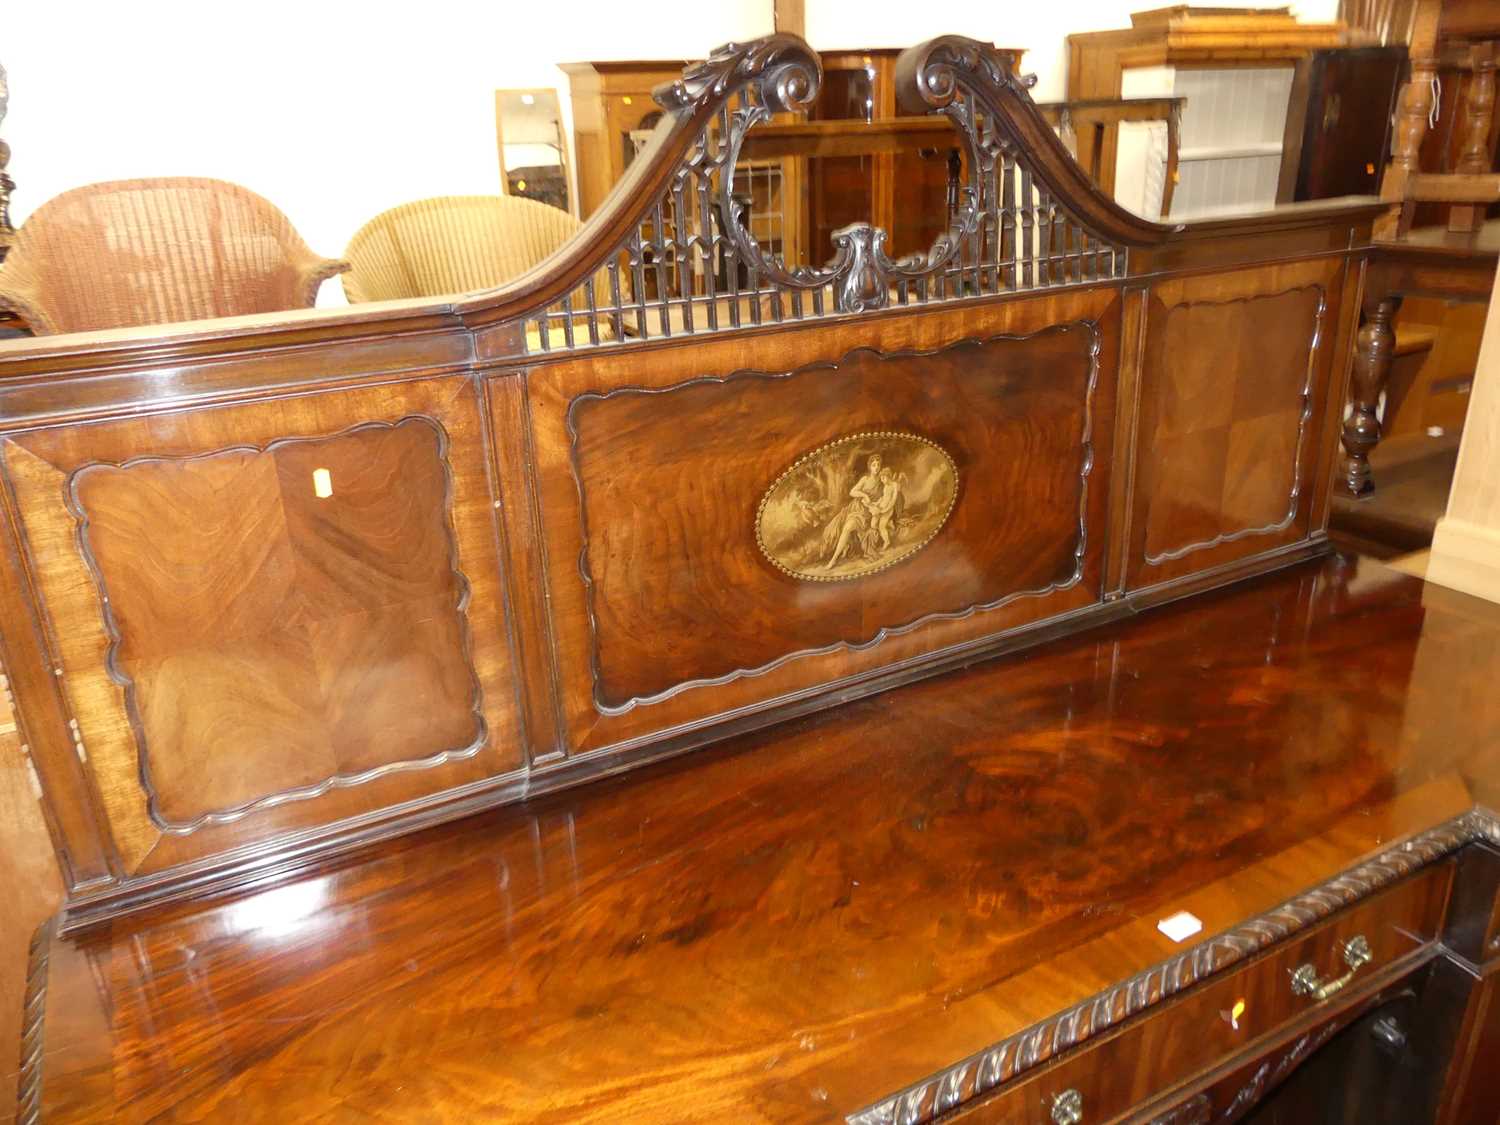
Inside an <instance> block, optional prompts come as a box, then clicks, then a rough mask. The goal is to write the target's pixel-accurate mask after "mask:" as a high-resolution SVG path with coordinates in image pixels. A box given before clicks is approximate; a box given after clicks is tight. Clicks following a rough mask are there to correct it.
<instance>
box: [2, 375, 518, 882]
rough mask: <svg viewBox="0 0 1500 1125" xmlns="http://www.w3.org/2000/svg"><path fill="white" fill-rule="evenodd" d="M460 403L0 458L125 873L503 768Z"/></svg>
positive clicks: (360, 408)
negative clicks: (323, 492)
mask: <svg viewBox="0 0 1500 1125" xmlns="http://www.w3.org/2000/svg"><path fill="white" fill-rule="evenodd" d="M475 391H476V388H475V385H474V383H473V382H472V381H471V380H468V379H465V378H450V379H431V380H423V381H416V382H411V383H406V384H401V385H396V386H388V387H374V388H362V389H356V390H350V391H344V392H339V393H336V394H327V395H312V396H304V397H300V398H297V399H293V400H287V401H275V400H272V401H262V402H253V403H247V404H242V405H237V406H230V407H224V408H220V409H200V410H190V411H180V412H176V413H163V414H157V415H151V416H147V417H143V418H125V419H116V420H111V421H107V422H102V423H100V424H97V425H93V426H61V427H54V428H48V429H42V430H38V431H34V432H31V433H26V434H21V435H13V436H10V437H8V438H6V439H5V441H4V443H3V445H0V452H3V458H4V460H3V464H4V469H5V473H6V476H7V478H8V480H9V482H10V485H11V487H12V489H13V490H14V495H15V498H16V502H17V508H18V511H19V514H20V518H21V526H22V530H23V532H24V543H25V546H26V549H27V552H28V556H29V558H30V559H31V561H32V564H33V566H34V568H35V580H36V585H37V589H38V591H39V593H40V595H41V606H42V608H43V610H44V612H45V614H46V619H47V621H48V622H49V623H50V627H51V633H52V636H53V637H54V638H55V643H56V646H57V652H56V655H55V657H54V659H55V660H56V662H57V665H58V667H59V668H60V669H61V672H62V675H61V676H60V677H59V679H60V683H61V686H62V687H63V689H64V693H65V699H66V701H67V704H68V706H69V710H70V712H71V719H72V723H73V725H72V728H71V729H72V731H73V738H74V741H75V745H76V747H77V749H78V754H79V757H80V758H81V759H82V760H83V762H84V763H85V766H86V769H87V771H88V774H89V777H90V780H91V782H92V783H93V784H94V785H95V786H96V787H97V790H98V792H99V795H100V803H101V805H102V808H103V811H104V813H105V816H106V818H107V825H108V829H109V832H110V834H111V837H112V839H113V843H114V845H115V847H116V849H117V850H118V854H119V860H120V863H121V865H122V866H123V867H124V869H125V870H126V871H127V872H129V873H135V874H140V873H147V872H152V871H156V870H160V869H162V868H166V867H172V866H174V865H177V864H182V863H187V862H191V861H193V860H197V859H200V858H203V857H209V856H217V855H220V854H222V853H224V852H227V851H230V850H232V849H234V848H236V847H238V846H241V845H247V844H253V843H258V842H261V841H266V840H272V839H276V838H277V837H282V836H285V835H287V834H288V833H292V832H296V831H301V830H306V829H312V828H318V827H320V826H323V825H326V824H329V823H330V822H334V821H337V820H339V819H340V818H344V817H353V816H359V815H362V814H368V813H371V812H377V811H380V810H383V809H387V808H391V807H395V806H400V805H402V804H406V803H420V802H421V801H423V800H426V799H431V798H433V797H436V796H437V795H438V794H441V793H442V792H443V791H445V790H449V789H452V788H455V787H462V786H466V785H471V784H474V783H477V782H481V781H483V780H484V779H486V778H488V777H491V776H494V775H496V774H500V773H504V772H507V771H509V770H513V769H515V768H517V767H518V766H520V765H521V764H522V762H523V761H524V758H523V757H522V748H521V744H520V736H519V728H518V722H517V717H516V696H515V687H514V683H513V680H512V673H511V657H510V652H509V644H508V641H507V638H506V636H505V632H504V629H505V621H504V614H503V612H502V608H501V607H502V606H503V595H502V594H501V591H500V585H499V584H500V580H501V578H502V573H501V569H500V563H499V559H498V557H497V554H496V542H495V529H494V520H495V508H494V501H493V499H492V491H491V484H490V481H489V473H488V467H487V464H486V461H485V458H484V457H483V450H484V440H483V438H482V436H481V433H480V428H479V427H480V425H481V419H482V418H483V415H482V413H481V410H480V406H481V404H480V401H479V397H478V395H477V394H476V393H475ZM317 469H326V470H327V471H328V475H329V483H330V484H331V493H332V494H331V495H330V496H328V497H326V498H320V497H319V496H317V495H316V491H315V489H316V482H315V480H314V470H317Z"/></svg>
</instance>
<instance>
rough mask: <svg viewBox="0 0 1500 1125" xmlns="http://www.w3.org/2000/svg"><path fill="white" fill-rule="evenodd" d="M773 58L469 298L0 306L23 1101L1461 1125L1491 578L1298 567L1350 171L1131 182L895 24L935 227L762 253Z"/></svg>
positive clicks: (859, 229)
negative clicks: (29, 920)
mask: <svg viewBox="0 0 1500 1125" xmlns="http://www.w3.org/2000/svg"><path fill="white" fill-rule="evenodd" d="M819 80H820V67H819V61H818V58H817V56H816V54H815V53H813V52H812V51H810V50H809V49H808V47H807V46H806V44H805V43H803V42H802V41H801V40H800V39H797V38H796V37H794V36H789V35H775V36H771V37H768V38H766V39H762V40H757V41H755V42H753V43H748V44H743V45H729V46H726V47H725V48H723V49H721V50H720V51H717V52H715V53H714V54H713V55H712V56H711V57H710V58H709V59H708V60H706V61H705V62H703V63H700V64H697V65H695V66H692V67H690V68H688V69H687V70H686V71H685V72H684V73H683V75H682V76H681V77H680V78H679V79H677V80H676V81H674V82H671V83H668V84H666V85H664V86H662V87H660V88H659V89H658V90H657V91H656V94H655V97H656V100H657V103H658V104H659V105H660V106H661V108H662V111H663V112H662V119H661V121H660V123H659V124H658V125H657V127H656V131H655V133H654V136H653V139H652V141H651V143H650V145H649V147H648V148H647V149H646V150H645V151H644V152H643V153H642V154H641V156H640V157H639V158H637V159H636V160H635V161H634V162H633V163H632V165H631V167H630V169H629V171H628V172H627V174H626V176H625V178H624V180H623V181H622V183H621V184H620V185H619V186H618V188H617V189H616V191H615V192H614V194H613V195H611V197H610V198H609V199H608V200H607V201H605V203H604V204H603V205H602V207H601V208H600V209H599V210H598V212H596V213H595V215H594V216H593V217H592V218H591V219H590V220H589V222H588V223H587V224H586V226H585V228H584V230H583V232H582V234H581V235H580V237H579V239H578V240H577V241H576V242H575V243H573V244H572V245H570V246H569V247H567V248H565V249H564V251H562V252H561V253H560V254H559V255H557V256H556V257H554V258H553V259H551V260H549V261H548V262H545V263H543V264H542V265H541V266H539V267H537V269H536V270H534V271H533V272H532V273H530V274H528V275H527V276H525V277H523V278H521V279H519V280H518V281H517V282H515V283H514V284H512V285H510V286H507V287H506V288H503V289H500V290H496V291H493V292H488V293H482V294H472V295H462V296H455V297H454V298H452V299H448V300H440V301H435V302H432V301H426V302H406V303H391V304H385V305H368V306H362V307H360V308H358V309H353V310H340V311H330V310H321V311H320V310H310V311H305V312H299V313H288V314H280V315H276V316H271V317H260V318H246V319H240V320H226V321H217V322H205V323H200V324H193V325H179V326H165V327H162V328H154V329H148V330H132V331H128V332H116V333H98V334H86V335H85V334H80V335H76V336H64V337H55V338H50V339H35V340H30V341H13V342H6V343H3V344H0V473H3V478H4V488H3V491H0V504H3V507H4V520H3V522H0V659H3V663H4V666H5V669H6V671H7V673H8V676H9V683H10V687H11V690H12V693H13V696H14V700H13V702H14V704H15V709H16V715H17V724H18V727H19V731H20V734H21V737H22V739H23V741H24V743H25V748H26V753H27V754H28V755H29V760H30V761H31V763H32V764H33V765H34V768H35V773H36V776H37V779H38V782H39V788H40V792H41V794H42V799H43V803H44V809H45V812H46V815H47V819H48V827H49V830H50V832H51V833H52V836H53V839H54V842H55V845H56V851H57V854H58V857H59V860H60V863H61V866H62V869H63V872H64V877H65V880H66V882H67V885H68V898H67V902H66V904H65V906H64V908H63V911H62V913H61V914H60V915H59V916H58V917H57V918H56V919H55V920H54V921H52V922H51V923H49V924H48V925H47V926H45V927H44V928H43V929H42V930H41V931H40V932H39V934H38V936H37V941H36V942H35V944H34V947H33V958H32V961H33V963H32V966H31V980H30V990H29V995H28V999H27V1006H26V1016H25V1018H26V1025H25V1029H24V1031H25V1034H24V1038H23V1056H22V1071H21V1083H20V1096H21V1102H20V1113H21V1117H22V1119H23V1120H26V1121H33V1120H46V1121H49V1122H51V1121H73V1120H101V1119H119V1120H208V1119H212V1120H249V1121H260V1120H267V1119H277V1118H286V1117H294V1118H297V1119H305V1120H343V1119H353V1118H359V1117H377V1118H382V1119H386V1120H397V1119H401V1120H416V1119H443V1120H454V1121H474V1120H480V1119H487V1118H495V1119H503V1118H513V1119H523V1120H524V1119H548V1120H566V1121H580V1120H599V1121H620V1120H639V1121H653V1122H656V1121H677V1120H736V1121H745V1120H756V1121H802V1120H809V1121H812V1120H837V1119H844V1120H847V1121H851V1122H856V1123H859V1125H866V1123H869V1125H874V1123H883V1122H896V1121H900V1122H908V1123H916V1122H925V1121H928V1120H933V1119H935V1118H937V1117H938V1116H939V1115H941V1114H953V1115H967V1116H968V1117H970V1118H972V1119H973V1120H975V1121H985V1120H994V1121H1000V1120H1004V1121H1011V1120H1027V1121H1030V1120H1051V1121H1054V1122H1072V1123H1073V1125H1078V1123H1079V1122H1084V1121H1087V1122H1090V1123H1092V1122H1094V1121H1098V1120H1117V1119H1123V1118H1124V1117H1139V1118H1141V1119H1154V1120H1160V1121H1168V1120H1170V1121H1175V1122H1179V1123H1180V1122H1186V1121H1200V1120H1201V1121H1208V1120H1234V1119H1238V1118H1239V1117H1240V1116H1241V1115H1243V1113H1244V1112H1246V1111H1248V1110H1249V1109H1250V1108H1251V1106H1252V1105H1254V1104H1255V1103H1257V1102H1259V1101H1261V1100H1262V1099H1264V1098H1265V1097H1266V1096H1267V1095H1270V1094H1272V1093H1273V1091H1276V1090H1284V1093H1283V1094H1277V1095H1276V1096H1277V1097H1278V1098H1281V1097H1300V1096H1302V1095H1301V1094H1299V1093H1298V1090H1299V1086H1298V1083H1299V1082H1303V1084H1304V1085H1314V1086H1316V1083H1314V1082H1312V1080H1306V1081H1305V1082H1304V1081H1303V1076H1304V1075H1308V1074H1313V1075H1316V1074H1317V1073H1319V1071H1318V1070H1317V1069H1316V1068H1318V1067H1322V1068H1324V1069H1325V1070H1330V1068H1332V1071H1333V1072H1337V1073H1345V1074H1347V1073H1352V1072H1353V1071H1354V1070H1359V1072H1360V1073H1367V1072H1368V1073H1369V1074H1371V1075H1373V1076H1374V1077H1372V1079H1371V1081H1370V1082H1368V1083H1363V1084H1360V1083H1354V1084H1347V1083H1346V1085H1348V1088H1350V1089H1355V1088H1358V1089H1364V1090H1367V1092H1368V1093H1369V1094H1370V1096H1371V1097H1372V1098H1377V1099H1382V1098H1383V1099H1386V1100H1385V1101H1384V1102H1381V1103H1380V1104H1394V1103H1389V1097H1390V1096H1394V1095H1391V1090H1392V1089H1395V1087H1392V1086H1390V1085H1389V1084H1390V1083H1402V1084H1404V1085H1400V1086H1399V1089H1400V1090H1401V1091H1403V1093H1402V1095H1401V1096H1402V1097H1407V1098H1408V1099H1416V1100H1414V1101H1411V1102H1410V1104H1414V1105H1415V1104H1418V1102H1420V1104H1422V1105H1427V1106H1429V1107H1430V1108H1431V1114H1429V1118H1431V1119H1441V1120H1445V1121H1463V1120H1471V1119H1475V1120H1477V1118H1469V1117H1464V1116H1462V1115H1461V1114H1462V1113H1467V1112H1469V1106H1470V1105H1471V1103H1472V1104H1479V1102H1476V1101H1474V1100H1473V1099H1480V1100H1481V1101H1482V1099H1484V1098H1490V1097H1493V1095H1494V1091H1493V1090H1492V1089H1491V1087H1490V1085H1488V1084H1489V1083H1491V1082H1492V1080H1491V1078H1490V1076H1489V1075H1488V1074H1486V1073H1484V1072H1483V1071H1482V1068H1481V1069H1480V1070H1478V1071H1476V1070H1474V1069H1473V1068H1472V1067H1469V1069H1464V1067H1466V1066H1468V1063H1467V1062H1466V1061H1465V1060H1472V1059H1473V1058H1474V1057H1475V1052H1476V1051H1479V1050H1480V1049H1481V1048H1487V1045H1489V1044H1491V1043H1492V1042H1493V1036H1494V1035H1495V1034H1496V1032H1495V1030H1494V1026H1493V1025H1494V1018H1493V1017H1491V1016H1490V1015H1488V1012H1489V1010H1490V1008H1489V998H1490V996H1491V988H1490V985H1491V981H1492V977H1491V975H1490V970H1491V969H1492V967H1493V965H1494V959H1493V954H1494V952H1495V950H1494V949H1493V939H1492V938H1491V936H1490V932H1491V929H1492V928H1493V926H1492V921H1493V915H1494V890H1495V883H1496V882H1497V879H1500V874H1497V870H1496V862H1497V861H1496V858H1495V853H1494V852H1493V851H1492V850H1490V844H1492V843H1494V842H1495V841H1496V839H1497V837H1500V831H1497V827H1496V820H1495V818H1494V816H1493V815H1492V814H1491V813H1490V812H1488V811H1486V809H1487V808H1488V807H1490V803H1491V801H1492V796H1493V794H1492V792H1491V788H1490V784H1491V780H1492V779H1493V778H1495V777H1497V776H1500V775H1497V774H1496V773H1495V772H1494V771H1493V769H1492V768H1491V766H1490V756H1492V754H1493V747H1492V746H1491V745H1489V742H1490V741H1491V740H1490V739H1488V737H1487V736H1488V734H1489V733H1490V732H1491V731H1493V729H1494V725H1493V722H1491V721H1490V720H1491V719H1492V717H1493V707H1494V703H1493V701H1492V700H1491V699H1490V698H1489V697H1488V695H1487V694H1486V692H1487V686H1486V685H1487V684H1488V682H1489V679H1490V678H1492V673H1493V670H1494V666H1495V659H1496V657H1495V653H1494V638H1495V636H1497V634H1496V633H1495V631H1494V630H1495V626H1494V622H1493V620H1492V619H1491V618H1490V617H1487V616H1486V615H1485V614H1484V612H1483V611H1482V610H1481V609H1479V608H1476V606H1475V604H1474V603H1470V602H1468V601H1467V600H1462V599H1461V600H1459V601H1457V602H1453V603H1452V604H1448V603H1447V602H1444V603H1443V604H1442V605H1441V606H1440V607H1439V608H1437V609H1434V608H1432V605H1433V604H1434V603H1433V599H1437V598H1438V597H1439V596H1438V595H1437V594H1434V593H1432V592H1430V591H1426V592H1424V590H1423V588H1422V587H1421V586H1420V584H1416V583H1412V582H1409V581H1405V580H1401V579H1394V578H1390V577H1389V576H1387V575H1382V574H1381V573H1380V572H1379V571H1377V570H1374V569H1372V568H1370V567H1369V566H1368V564H1361V563H1354V562H1352V561H1350V560H1346V559H1332V560H1330V559H1329V558H1328V557H1327V556H1328V551H1329V548H1328V542H1327V537H1326V533H1325V529H1326V523H1327V516H1328V508H1329V498H1330V490H1331V488H1332V486H1333V483H1334V480H1335V477H1336V476H1337V474H1338V470H1339V467H1340V465H1339V456H1338V450H1339V431H1340V421H1341V414H1342V411H1341V407H1342V404H1343V402H1344V400H1345V396H1346V393H1347V387H1348V380H1349V375H1350V362H1351V357H1352V352H1353V335H1354V331H1355V327H1356V320H1357V313H1358V309H1359V304H1360V296H1361V286H1362V277H1363V272H1364V270H1365V263H1366V259H1367V254H1368V249H1369V236H1370V227H1371V223H1372V220H1373V218H1374V217H1375V215H1377V214H1378V213H1379V210H1380V208H1379V205H1378V203H1377V202H1375V201H1373V200H1342V201H1331V202H1323V203H1319V204H1315V205H1304V206H1296V207H1292V208H1289V209H1284V210H1278V211H1275V212H1271V213H1268V214H1265V215H1258V216H1252V217H1248V218H1244V219H1235V220H1219V221H1214V222H1209V223H1200V224H1193V225H1188V226H1182V227H1165V226H1159V225H1156V224H1152V223H1147V222H1143V221H1142V220H1139V219H1137V218H1135V217H1133V216H1131V215H1129V214H1128V213H1126V212H1124V211H1122V210H1120V209H1119V208H1118V207H1117V206H1115V204H1114V203H1113V202H1112V201H1111V200H1109V199H1108V198H1107V197H1106V196H1104V195H1103V194H1102V193H1101V192H1100V191H1099V190H1098V189H1096V188H1095V187H1094V186H1093V185H1092V184H1091V182H1090V181H1089V179H1088V177H1087V176H1085V175H1084V174H1083V173H1082V172H1081V171H1080V170H1079V168H1078V166H1077V165H1076V164H1075V163H1074V162H1073V161H1072V160H1071V158H1069V157H1068V155H1067V153H1066V151H1065V150H1064V149H1063V148H1062V146H1061V144H1060V142H1059V141H1058V140H1057V138H1056V136H1055V134H1054V133H1053V131H1052V130H1051V129H1050V128H1049V127H1048V125H1047V123H1046V121H1045V120H1044V119H1043V118H1042V116H1041V115H1040V114H1039V113H1038V111H1037V110H1036V107H1035V106H1034V105H1033V103H1032V102H1031V99H1030V97H1029V95H1028V93H1027V87H1026V84H1025V82H1024V81H1023V80H1021V79H1019V78H1017V77H1016V76H1015V75H1014V74H1013V72H1012V69H1011V67H1010V65H1009V58H1008V56H1006V55H1004V54H1002V53H1000V52H997V51H995V50H994V49H993V48H989V47H987V46H986V45H984V44H980V43H977V42H974V41H972V40H967V39H962V38H959V37H943V38H940V39H936V40H932V41H929V42H928V43H925V44H922V45H921V46H918V47H915V48H912V49H910V50H908V51H906V52H903V53H902V55H901V56H900V58H899V60H898V61H897V64H896V82H897V87H898V90H899V93H900V97H901V99H902V105H903V108H904V110H905V111H906V112H908V113H921V112H927V113H934V114H939V115H942V116H943V117H945V118H946V119H947V120H948V121H949V122H951V124H952V126H953V129H954V131H955V134H956V136H957V138H958V141H959V143H960V144H961V146H962V147H963V149H964V152H965V159H964V162H963V171H964V180H963V183H962V184H961V185H960V191H959V206H958V207H957V208H956V209H955V210H954V212H953V214H952V217H951V225H950V227H949V229H948V230H947V231H945V232H944V233H943V234H942V235H941V236H940V237H939V238H938V239H937V241H936V242H935V243H934V244H933V246H932V247H931V248H930V250H928V251H926V252H924V253H922V254H917V255H911V256H908V257H903V258H895V259H893V258H892V257H891V256H890V254H889V253H887V250H886V246H885V236H884V232H883V231H881V230H879V229H878V228H875V227H872V226H870V225H868V224H854V225H851V226H848V227H845V228H843V229H841V230H840V231H838V232H837V233H836V235H835V236H834V246H833V250H834V255H833V257H832V259H831V260H830V261H829V264H827V265H826V266H822V267H807V266H801V267H789V266H787V265H786V264H785V263H782V262H781V261H779V260H778V259H776V258H775V257H774V256H768V255H767V254H766V253H765V252H764V250H763V248H762V247H760V246H759V245H758V243H757V242H756V241H755V239H754V238H753V237H752V236H751V234H750V233H749V230H748V229H747V226H746V225H745V219H744V216H743V214H742V208H741V207H740V206H739V205H738V204H737V203H736V202H735V190H734V189H735V183H734V169H735V163H736V158H737V155H738V153H739V151H740V149H741V146H742V145H743V143H744V141H745V137H746V135H747V133H750V132H752V131H753V130H754V129H755V127H756V126H757V125H760V124H762V123H764V122H766V121H769V120H770V119H771V117H772V116H773V115H774V114H776V113H781V112H786V111H789V110H793V109H796V108H797V107H799V106H804V105H806V104H808V102H809V101H810V100H811V99H813V98H814V97H815V96H816V94H817V90H818V84H819ZM648 268H649V270H650V272H651V277H650V278H649V279H648V277H647V276H646V273H647V270H648ZM648 282H649V283H648ZM1273 572H1275V573H1273ZM1236 583H1241V584H1243V585H1234V584H1236ZM1225 586H1233V589H1231V590H1228V591H1225V592H1217V593H1215V592H1211V591H1212V590H1213V589H1214V588H1216V587H1225ZM1189 595H1194V596H1193V597H1189ZM1167 603H1179V604H1175V605H1170V606H1169V605H1168V604H1167ZM1429 650H1433V651H1436V652H1437V653H1438V654H1439V655H1436V656H1427V655H1425V654H1427V653H1428V652H1429ZM1424 661H1432V662H1436V667H1435V668H1434V669H1433V670H1432V671H1431V673H1430V676H1431V682H1429V683H1427V684H1426V686H1422V685H1419V684H1418V682H1417V675H1416V671H1415V669H1416V668H1417V667H1418V666H1421V665H1423V662H1424ZM1455 693H1457V696H1458V701H1459V702H1458V704H1455ZM1465 702H1467V703H1468V704H1470V706H1468V707H1465V706H1463V705H1461V704H1463V703H1465ZM709 743H717V744H719V745H718V746H717V747H716V748H709V747H708V744H709ZM690 750H692V751H695V752H694V753H692V754H686V753H685V752H686V751H690ZM669 757H670V758H673V760H672V761H670V762H667V761H664V759H667V758H669ZM647 766H649V768H640V769H638V768H637V767H647ZM625 771H632V772H631V773H630V775H629V776H628V777H614V776H612V775H617V774H622V773H624V772H625ZM585 782H588V783H591V784H588V785H586V786H585V785H583V784H582V783H585ZM1173 912H1189V913H1191V914H1192V915H1194V916H1195V917H1196V919H1197V924H1198V926H1199V927H1200V929H1199V930H1198V931H1196V932H1195V933H1188V934H1182V935H1180V940H1175V941H1174V940H1173V939H1171V938H1169V937H1167V936H1165V935H1164V933H1162V932H1159V931H1158V929H1157V922H1158V921H1160V920H1161V919H1163V918H1164V917H1165V916H1166V915H1167V914H1170V913H1173ZM1351 1036H1352V1038H1351ZM1487 1036H1488V1037H1490V1038H1486V1037H1487ZM1369 1044H1374V1045H1375V1046H1374V1047H1370V1046H1369ZM1370 1050H1381V1051H1386V1052H1387V1053H1388V1054H1389V1055H1390V1056H1391V1057H1392V1058H1399V1059H1401V1060H1405V1061H1403V1062H1401V1063H1400V1065H1394V1064H1391V1063H1390V1062H1389V1061H1388V1060H1387V1059H1386V1056H1380V1055H1377V1056H1372V1055H1370V1054H1369V1051H1370ZM1329 1060H1333V1061H1332V1062H1330V1061H1329ZM1335 1063H1337V1064H1338V1065H1337V1067H1335ZM1310 1068H1311V1069H1310ZM1351 1068H1352V1069H1351ZM1360 1068H1363V1069H1362V1070H1360ZM1460 1071H1462V1073H1460ZM1308 1096H1311V1095H1308ZM1422 1099H1426V1100H1425V1101H1423V1100H1422ZM1466 1099H1467V1100H1466ZM1266 1104H1267V1106H1268V1107H1273V1105H1274V1103H1273V1102H1267V1103H1266ZM1443 1114H1446V1115H1447V1116H1441V1115H1443ZM1454 1114H1460V1115H1459V1116H1454ZM1142 1115H1144V1117H1143V1116H1142ZM1361 1120H1375V1118H1372V1117H1366V1118H1361Z"/></svg>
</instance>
